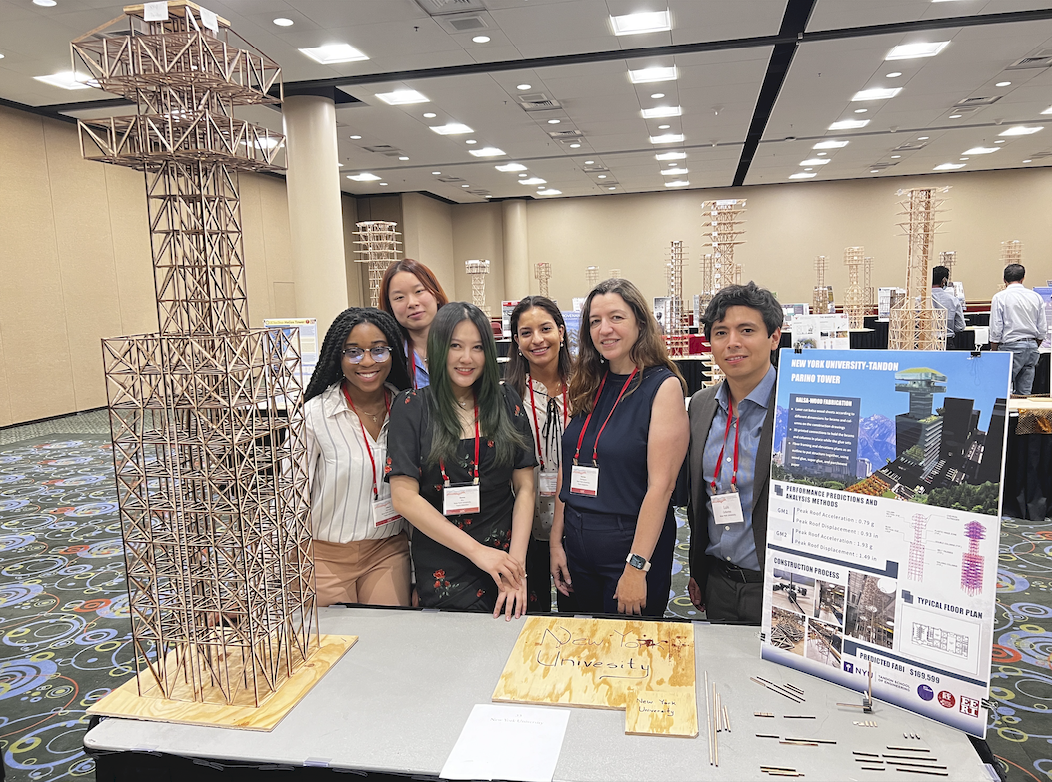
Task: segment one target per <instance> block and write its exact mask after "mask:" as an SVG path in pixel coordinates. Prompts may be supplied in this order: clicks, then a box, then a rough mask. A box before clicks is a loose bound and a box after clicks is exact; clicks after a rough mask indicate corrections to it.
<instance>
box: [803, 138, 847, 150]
mask: <svg viewBox="0 0 1052 782" xmlns="http://www.w3.org/2000/svg"><path fill="white" fill-rule="evenodd" d="M850 143H851V142H850V141H837V140H836V139H829V140H828V141H819V142H818V143H817V144H815V145H814V146H813V147H811V149H840V148H841V147H846V146H847V145H848V144H850Z"/></svg>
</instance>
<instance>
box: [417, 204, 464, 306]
mask: <svg viewBox="0 0 1052 782" xmlns="http://www.w3.org/2000/svg"><path fill="white" fill-rule="evenodd" d="M452 209H453V207H452V205H450V204H447V203H445V202H444V201H439V200H437V199H435V198H429V197H428V196H425V195H421V194H419V193H406V194H405V195H403V196H402V219H403V222H402V223H401V226H400V230H401V231H402V251H403V254H404V257H406V258H413V259H415V260H417V261H420V263H422V264H424V265H425V266H427V267H428V268H429V269H430V270H431V271H433V272H434V273H435V276H436V277H438V279H439V281H440V282H441V283H442V287H443V288H444V289H445V291H446V294H447V295H448V296H449V297H450V298H451V299H452V298H460V294H459V292H458V293H457V294H456V295H454V289H455V288H454V286H450V285H449V281H450V280H456V277H455V272H454V269H455V266H454V255H453V212H452ZM460 263H461V265H463V261H461V262H460ZM468 290H469V291H470V288H469V289H468Z"/></svg>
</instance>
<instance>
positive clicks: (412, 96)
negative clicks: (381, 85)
mask: <svg viewBox="0 0 1052 782" xmlns="http://www.w3.org/2000/svg"><path fill="white" fill-rule="evenodd" d="M376 97H377V98H379V99H380V100H382V101H383V102H384V103H386V104H387V105H389V106H405V105H407V104H409V103H430V102H431V100H430V98H427V97H425V96H424V95H421V94H420V93H419V92H417V91H416V90H395V91H394V92H378V93H376Z"/></svg>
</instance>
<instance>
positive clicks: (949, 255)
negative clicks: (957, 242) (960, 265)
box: [939, 250, 957, 280]
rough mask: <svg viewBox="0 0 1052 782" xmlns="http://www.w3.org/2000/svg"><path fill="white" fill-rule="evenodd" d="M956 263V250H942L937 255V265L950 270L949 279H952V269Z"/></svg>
mask: <svg viewBox="0 0 1052 782" xmlns="http://www.w3.org/2000/svg"><path fill="white" fill-rule="evenodd" d="M956 263H957V251H956V250H943V251H942V252H941V253H939V265H940V266H945V267H946V268H947V269H949V270H950V279H951V280H952V279H953V267H954V265H955V264H956Z"/></svg>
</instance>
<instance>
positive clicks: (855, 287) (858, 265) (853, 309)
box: [844, 247, 866, 329]
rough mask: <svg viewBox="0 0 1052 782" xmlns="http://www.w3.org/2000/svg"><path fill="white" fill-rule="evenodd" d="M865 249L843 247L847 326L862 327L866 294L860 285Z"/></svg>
mask: <svg viewBox="0 0 1052 782" xmlns="http://www.w3.org/2000/svg"><path fill="white" fill-rule="evenodd" d="M864 253H865V250H864V249H863V248H862V247H845V248H844V265H845V266H847V289H846V290H845V291H844V313H845V314H846V315H847V319H848V328H852V329H860V328H862V320H863V316H864V315H865V313H866V294H865V289H864V288H863V287H862V281H861V276H862V275H861V274H860V272H861V271H862V267H863V264H865V258H864Z"/></svg>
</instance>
